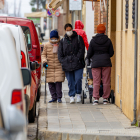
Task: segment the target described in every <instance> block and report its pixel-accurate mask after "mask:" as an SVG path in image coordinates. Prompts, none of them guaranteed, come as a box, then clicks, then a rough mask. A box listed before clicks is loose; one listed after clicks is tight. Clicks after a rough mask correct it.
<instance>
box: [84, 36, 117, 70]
mask: <svg viewBox="0 0 140 140" xmlns="http://www.w3.org/2000/svg"><path fill="white" fill-rule="evenodd" d="M113 55H114V50H113V45H112V42H111V40H110V39H109V38H108V36H106V35H104V34H97V35H96V36H95V37H93V38H92V40H91V42H90V45H89V49H88V52H87V59H90V58H92V63H91V67H92V68H98V67H112V63H111V59H110V57H112V56H113Z"/></svg>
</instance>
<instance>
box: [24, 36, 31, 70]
mask: <svg viewBox="0 0 140 140" xmlns="http://www.w3.org/2000/svg"><path fill="white" fill-rule="evenodd" d="M24 41H25V45H26V52H27V61H28V68H30V59H29V54H28V49H27V48H28V47H27V46H28V45H27V42H26V39H25V36H24Z"/></svg>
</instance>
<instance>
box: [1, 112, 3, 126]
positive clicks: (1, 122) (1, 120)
mask: <svg viewBox="0 0 140 140" xmlns="http://www.w3.org/2000/svg"><path fill="white" fill-rule="evenodd" d="M0 128H3V121H2V113H1V110H0Z"/></svg>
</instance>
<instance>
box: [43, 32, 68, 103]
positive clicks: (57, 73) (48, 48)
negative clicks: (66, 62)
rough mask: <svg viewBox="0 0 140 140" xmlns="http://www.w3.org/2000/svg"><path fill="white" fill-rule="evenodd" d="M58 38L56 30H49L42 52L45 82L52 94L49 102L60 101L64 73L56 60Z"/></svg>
mask: <svg viewBox="0 0 140 140" xmlns="http://www.w3.org/2000/svg"><path fill="white" fill-rule="evenodd" d="M59 42H60V38H59V36H58V32H57V31H56V30H53V31H51V33H50V40H49V42H47V43H46V44H45V46H44V49H43V52H42V55H41V57H42V62H43V66H44V67H45V68H47V66H46V65H48V68H47V75H46V82H47V83H48V85H49V90H50V93H51V96H52V100H50V101H49V103H52V102H56V101H57V100H58V102H59V103H61V102H62V100H61V98H62V82H64V80H65V73H64V71H63V70H62V66H61V64H60V62H59V60H58V47H59Z"/></svg>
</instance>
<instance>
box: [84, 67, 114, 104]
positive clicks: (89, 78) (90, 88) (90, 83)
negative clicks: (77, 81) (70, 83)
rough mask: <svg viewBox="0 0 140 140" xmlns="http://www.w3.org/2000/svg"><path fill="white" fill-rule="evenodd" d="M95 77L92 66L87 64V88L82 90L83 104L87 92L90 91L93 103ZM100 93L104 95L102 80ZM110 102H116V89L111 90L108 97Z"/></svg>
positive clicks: (90, 98)
mask: <svg viewBox="0 0 140 140" xmlns="http://www.w3.org/2000/svg"><path fill="white" fill-rule="evenodd" d="M93 90H94V87H93V77H92V73H91V66H87V65H86V77H85V89H84V90H83V91H82V104H84V103H85V99H87V92H89V102H90V103H92V98H93ZM99 95H100V97H102V95H103V83H102V80H101V84H100V90H99ZM108 101H109V103H112V104H114V103H115V96H114V90H111V93H110V97H109V98H108Z"/></svg>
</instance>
